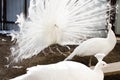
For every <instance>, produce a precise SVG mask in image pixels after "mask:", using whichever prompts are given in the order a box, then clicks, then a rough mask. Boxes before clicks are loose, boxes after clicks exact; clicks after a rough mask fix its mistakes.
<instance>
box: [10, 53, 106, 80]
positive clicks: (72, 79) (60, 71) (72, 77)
mask: <svg viewBox="0 0 120 80" xmlns="http://www.w3.org/2000/svg"><path fill="white" fill-rule="evenodd" d="M104 56H105V55H104V54H97V55H96V58H97V59H98V63H97V64H96V66H95V68H94V69H93V70H92V69H90V68H89V67H87V66H86V65H84V64H82V63H78V62H73V61H62V62H59V63H56V64H49V65H38V66H35V67H31V68H28V69H27V70H28V71H27V73H26V74H24V75H22V76H18V77H16V78H13V79H11V80H104V73H103V71H102V68H103V67H105V65H106V63H105V62H104V61H102V59H103V57H104Z"/></svg>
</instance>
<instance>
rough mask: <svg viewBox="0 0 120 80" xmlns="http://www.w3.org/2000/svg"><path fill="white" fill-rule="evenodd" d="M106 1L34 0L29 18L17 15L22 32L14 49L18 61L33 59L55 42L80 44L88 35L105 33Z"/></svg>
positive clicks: (32, 0) (13, 52)
mask: <svg viewBox="0 0 120 80" xmlns="http://www.w3.org/2000/svg"><path fill="white" fill-rule="evenodd" d="M107 3H108V2H107V1H106V0H31V1H30V7H29V15H28V17H27V19H25V18H24V16H23V15H20V16H17V17H18V20H17V22H18V23H19V27H20V32H19V33H18V35H17V36H16V39H17V41H16V45H14V46H12V48H15V50H14V51H11V52H12V55H11V56H13V57H14V61H16V62H17V61H19V60H22V59H26V58H30V57H32V56H33V55H37V54H38V53H39V52H41V50H43V49H44V48H46V47H48V46H49V45H51V44H56V43H57V44H60V45H78V44H80V43H81V40H82V39H83V38H84V36H89V35H91V36H94V35H92V34H101V33H100V31H97V30H99V29H104V28H105V24H106V18H107V16H106V12H107V10H108V9H107Z"/></svg>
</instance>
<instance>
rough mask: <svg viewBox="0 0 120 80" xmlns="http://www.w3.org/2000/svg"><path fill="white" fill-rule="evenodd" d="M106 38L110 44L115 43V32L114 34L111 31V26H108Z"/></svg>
mask: <svg viewBox="0 0 120 80" xmlns="http://www.w3.org/2000/svg"><path fill="white" fill-rule="evenodd" d="M107 40H108V41H109V42H110V43H111V44H115V43H116V36H115V34H114V32H113V31H112V29H111V28H110V29H109V31H108V35H107Z"/></svg>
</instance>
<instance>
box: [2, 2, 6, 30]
mask: <svg viewBox="0 0 120 80" xmlns="http://www.w3.org/2000/svg"><path fill="white" fill-rule="evenodd" d="M5 29H7V28H6V0H2V30H5Z"/></svg>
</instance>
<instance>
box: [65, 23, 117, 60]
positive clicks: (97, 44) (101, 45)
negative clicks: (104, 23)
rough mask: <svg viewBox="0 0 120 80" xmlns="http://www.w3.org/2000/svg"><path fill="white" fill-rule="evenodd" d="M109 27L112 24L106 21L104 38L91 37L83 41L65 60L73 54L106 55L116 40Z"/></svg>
mask: <svg viewBox="0 0 120 80" xmlns="http://www.w3.org/2000/svg"><path fill="white" fill-rule="evenodd" d="M111 27H112V25H111V24H110V23H109V22H108V34H107V37H106V38H91V39H88V40H86V41H84V42H83V43H81V44H80V45H79V46H78V47H76V48H75V50H74V51H73V52H72V53H71V54H70V55H69V56H68V57H67V58H66V59H65V60H68V59H72V58H73V57H74V56H75V55H78V56H90V55H95V54H100V53H102V54H105V55H107V54H108V53H109V52H110V51H112V49H113V48H114V47H115V44H116V41H117V40H116V36H115V34H114V32H113V31H112V29H111Z"/></svg>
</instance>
